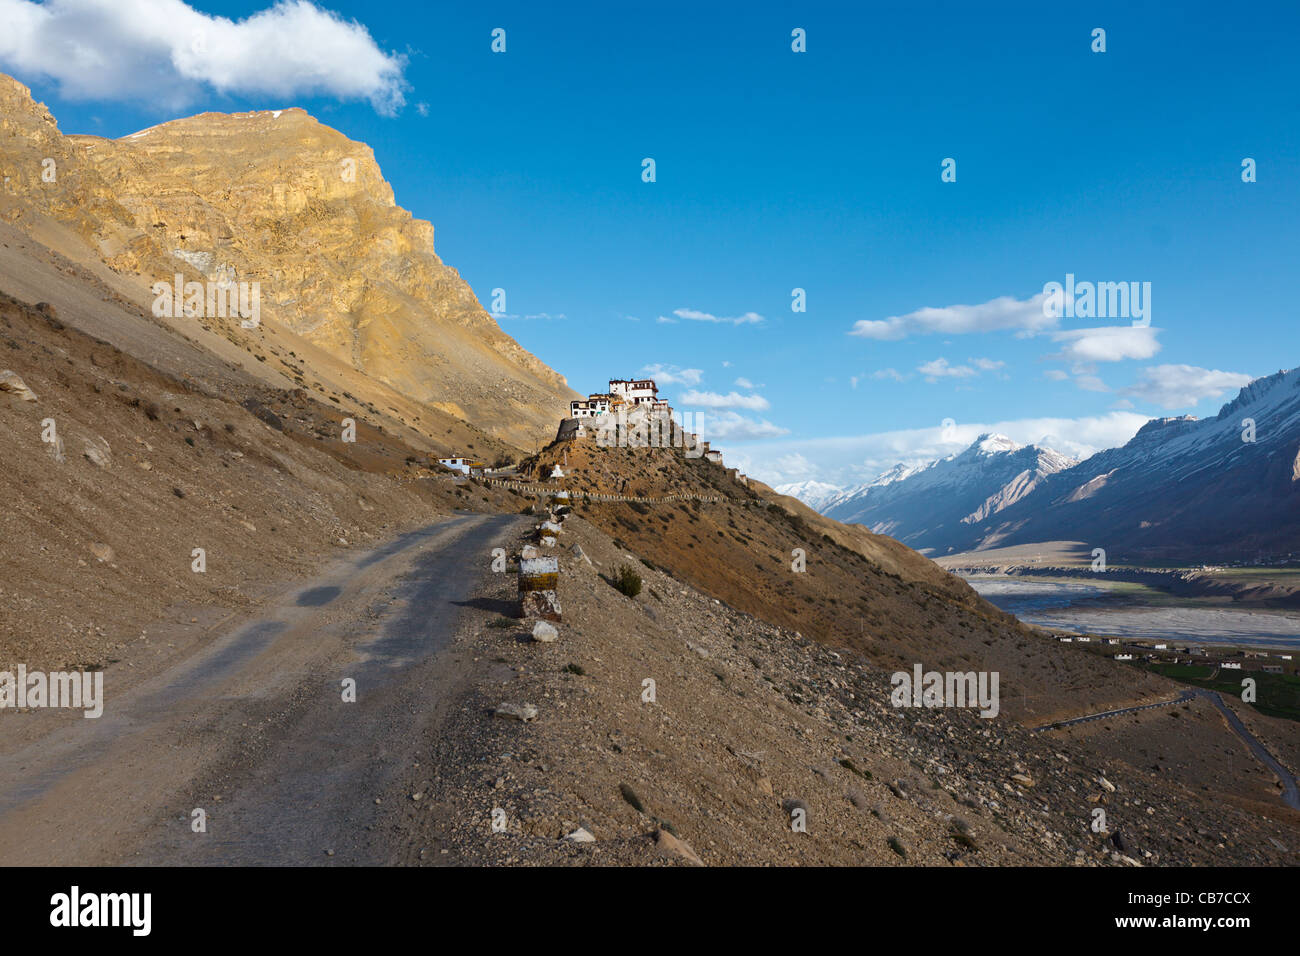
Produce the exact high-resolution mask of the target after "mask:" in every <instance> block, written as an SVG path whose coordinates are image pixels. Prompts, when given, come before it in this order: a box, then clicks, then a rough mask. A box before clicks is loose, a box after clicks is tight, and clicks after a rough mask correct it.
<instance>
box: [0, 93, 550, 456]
mask: <svg viewBox="0 0 1300 956" xmlns="http://www.w3.org/2000/svg"><path fill="white" fill-rule="evenodd" d="M0 172H3V176H4V185H3V192H2V193H0V199H2V200H3V202H2V203H0V217H2V218H3V219H4V220H5V221H7V222H9V223H11V224H13V225H15V226H17V227H18V228H19V229H21V230H23V231H24V232H26V233H28V234H32V235H39V234H40V232H41V230H42V229H43V228H44V229H46V231H49V229H50V227H51V226H52V225H57V226H60V227H63V230H64V231H65V232H69V231H70V233H71V234H72V235H73V236H75V237H77V238H78V239H80V240H81V241H82V242H83V243H84V245H85V248H84V250H69V249H61V250H60V251H61V252H63V253H64V254H65V255H70V256H71V257H72V258H73V259H74V260H77V259H82V260H83V262H84V260H87V259H91V258H97V259H98V260H101V261H102V263H103V264H106V265H107V266H109V267H110V268H111V269H112V270H113V271H114V272H115V273H117V274H118V275H119V276H121V277H123V278H124V279H126V280H127V281H126V285H128V286H129V288H130V289H131V297H132V298H134V299H136V301H138V302H140V303H141V304H143V305H145V306H151V305H152V304H153V302H154V300H155V298H156V295H155V293H154V292H153V291H152V288H153V286H154V285H155V283H160V282H161V283H171V282H172V281H173V278H174V276H175V275H176V274H177V273H180V274H182V275H183V276H184V278H185V279H186V280H187V281H199V282H204V283H207V282H215V281H221V280H223V279H225V280H229V281H233V282H235V283H236V284H237V283H242V282H247V283H253V282H256V283H258V288H259V291H260V311H261V316H260V318H261V324H262V326H263V327H264V328H253V329H247V328H241V327H240V323H239V322H238V321H233V322H232V321H230V320H229V319H228V318H225V317H213V316H207V315H204V316H202V317H201V318H202V319H204V320H206V321H204V322H202V323H201V324H203V325H204V327H205V328H207V329H209V330H211V331H216V332H217V333H218V334H219V335H221V336H223V337H225V338H226V339H228V340H230V341H232V342H235V343H236V344H238V345H239V346H240V347H241V348H243V349H244V350H245V351H250V352H257V351H259V346H260V343H261V339H262V337H263V336H265V335H267V334H270V333H269V332H268V331H266V330H267V329H276V330H283V331H285V332H286V333H287V334H288V336H289V337H290V341H296V342H297V343H299V344H300V345H301V346H303V348H291V349H290V350H289V351H291V352H293V353H294V354H295V356H297V355H300V354H301V352H302V351H303V349H304V348H306V347H311V348H314V349H316V350H319V351H321V352H323V353H324V354H326V355H328V356H330V357H332V358H334V359H336V360H338V361H339V362H340V363H342V364H344V365H346V366H349V367H350V368H352V369H355V370H357V371H359V372H361V373H362V377H363V379H368V380H369V381H370V382H372V383H375V384H377V385H382V386H384V387H385V388H386V389H387V390H391V391H395V392H396V393H398V394H400V395H401V396H405V397H406V398H408V399H410V400H413V401H414V402H416V403H419V404H420V405H423V406H425V407H426V408H429V409H436V410H437V411H439V412H442V413H445V414H447V415H450V416H453V417H454V418H457V419H462V420H464V421H467V422H470V423H472V424H474V425H476V426H478V427H479V428H481V429H483V430H484V431H485V432H488V433H489V434H491V435H493V436H495V437H496V438H498V439H502V440H505V441H508V442H511V443H512V444H514V445H515V446H517V447H521V448H523V447H530V446H531V445H532V443H533V440H534V439H537V438H542V437H545V436H547V435H549V434H550V433H551V432H552V431H553V430H554V427H555V421H556V419H557V418H559V417H560V416H561V415H562V414H563V413H564V411H565V409H566V406H567V402H568V401H569V399H570V398H572V397H574V396H575V395H576V393H575V392H573V391H572V390H571V389H569V388H568V386H567V385H566V383H565V380H564V378H563V377H562V376H560V375H559V374H558V373H556V372H555V371H553V370H552V369H550V368H548V367H547V366H546V365H545V364H543V363H542V362H541V361H540V360H539V359H537V358H536V357H535V356H533V355H532V354H530V353H529V352H527V351H525V350H524V349H523V348H521V347H520V346H519V344H518V343H517V342H515V341H514V340H513V339H512V338H511V337H510V336H508V335H507V334H505V332H503V331H502V330H501V328H500V327H499V326H498V325H497V323H496V321H495V320H494V319H493V318H492V317H491V316H490V315H489V314H488V313H487V312H486V311H484V309H483V308H482V307H481V306H480V305H479V303H478V301H477V299H476V298H475V296H474V293H473V290H471V289H470V287H469V286H468V284H466V283H465V281H464V280H463V279H461V277H460V276H459V274H458V273H457V272H456V270H454V269H452V268H451V267H449V266H447V265H446V264H444V263H443V262H442V260H441V259H440V258H439V257H438V255H437V253H436V252H435V251H434V243H433V226H432V225H431V224H430V223H428V222H425V221H422V220H418V219H415V218H413V217H412V215H411V214H410V213H409V212H407V211H406V210H405V209H402V208H401V207H400V206H398V205H397V204H396V202H395V199H394V195H393V190H392V187H391V186H390V185H389V184H388V183H387V182H386V181H385V180H384V178H383V175H382V173H381V171H380V169H379V166H378V164H377V163H376V162H375V158H374V154H373V152H372V150H371V149H370V148H369V147H368V146H366V145H365V144H363V143H358V142H355V141H353V140H350V139H348V138H347V137H346V136H344V135H343V134H342V133H340V132H338V131H337V130H334V129H331V128H330V127H328V126H324V125H322V124H321V123H319V122H317V121H316V120H315V119H313V118H312V117H311V116H309V115H308V114H307V113H306V112H304V111H303V110H301V109H285V110H275V111H259V112H254V113H238V114H229V115H227V114H221V113H204V114H202V115H199V116H193V117H190V118H188V119H180V120H176V121H173V122H168V123H163V124H161V125H159V126H155V127H152V128H150V129H146V130H142V131H140V132H138V133H133V134H131V135H130V136H126V137H123V138H121V139H103V138H100V137H96V136H78V135H70V136H65V135H63V134H62V133H60V131H59V128H58V125H57V123H56V122H55V120H54V117H53V116H51V115H50V113H49V111H48V110H46V108H45V107H44V106H43V105H41V104H39V103H36V102H35V101H34V100H33V99H32V97H31V93H30V91H29V90H28V89H27V87H25V86H23V85H22V84H20V83H18V82H17V81H15V80H13V79H11V78H9V77H6V76H3V75H0ZM83 253H84V255H83ZM191 324H194V323H193V322H191ZM260 360H266V359H260ZM300 371H302V370H300ZM302 374H304V375H306V376H307V377H310V374H311V371H310V368H309V369H307V370H305V371H302ZM360 387H361V388H363V389H364V388H365V382H364V381H362V382H361V386H360ZM369 394H370V397H372V398H373V399H374V403H375V404H376V405H379V406H381V407H387V406H388V405H390V404H392V403H391V402H390V401H389V400H388V399H387V398H386V397H385V396H384V395H381V394H380V393H379V392H375V391H374V390H371V391H370V392H369ZM381 398H382V399H383V400H382V401H381V400H380V399H381Z"/></svg>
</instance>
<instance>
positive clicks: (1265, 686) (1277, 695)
mask: <svg viewBox="0 0 1300 956" xmlns="http://www.w3.org/2000/svg"><path fill="white" fill-rule="evenodd" d="M1148 666H1149V667H1150V669H1151V670H1153V671H1155V672H1156V673H1157V674H1161V675H1163V676H1164V677H1168V678H1170V679H1171V680H1176V681H1180V682H1181V683H1184V684H1191V685H1192V686H1194V687H1204V688H1206V689H1207V690H1217V691H1218V692H1219V693H1221V694H1223V695H1224V696H1225V697H1237V698H1240V697H1241V681H1242V678H1244V677H1253V678H1254V679H1255V693H1256V700H1255V703H1254V704H1252V705H1251V706H1253V707H1254V708H1255V709H1256V710H1257V711H1259V712H1260V713H1261V714H1267V715H1268V716H1269V717H1283V718H1285V719H1287V720H1296V721H1300V677H1297V676H1295V675H1294V674H1266V673H1264V672H1263V671H1225V670H1220V671H1219V674H1218V676H1217V677H1215V678H1214V680H1210V675H1211V674H1213V673H1214V667H1213V666H1211V665H1206V664H1151V665H1148Z"/></svg>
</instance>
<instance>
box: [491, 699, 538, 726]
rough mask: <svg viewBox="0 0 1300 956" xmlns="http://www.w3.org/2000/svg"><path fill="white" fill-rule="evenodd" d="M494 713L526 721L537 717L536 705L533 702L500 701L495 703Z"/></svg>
mask: <svg viewBox="0 0 1300 956" xmlns="http://www.w3.org/2000/svg"><path fill="white" fill-rule="evenodd" d="M496 715H497V716H498V717H508V718H510V719H512V720H519V721H523V722H524V723H527V722H528V721H530V720H536V719H537V707H536V705H534V704H509V703H502V704H498V705H497V709H496Z"/></svg>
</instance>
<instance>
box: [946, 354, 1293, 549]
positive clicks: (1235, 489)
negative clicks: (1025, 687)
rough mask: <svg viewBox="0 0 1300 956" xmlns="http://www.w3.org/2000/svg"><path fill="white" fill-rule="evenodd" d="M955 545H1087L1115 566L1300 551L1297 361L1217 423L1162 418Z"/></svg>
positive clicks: (1052, 479) (1050, 481) (1046, 483)
mask: <svg viewBox="0 0 1300 956" xmlns="http://www.w3.org/2000/svg"><path fill="white" fill-rule="evenodd" d="M965 530H966V531H967V534H966V535H964V536H959V538H958V539H957V540H955V541H954V542H953V546H954V548H955V550H958V551H965V550H971V549H974V548H991V547H1001V546H1004V545H1012V544H1028V543H1032V542H1041V541H1061V540H1070V541H1084V542H1087V543H1089V544H1092V545H1094V546H1096V547H1101V548H1105V549H1106V551H1107V558H1108V560H1110V561H1116V560H1130V561H1153V560H1169V561H1177V562H1199V561H1220V560H1232V559H1242V558H1254V557H1257V556H1261V555H1266V556H1275V555H1278V554H1286V553H1300V368H1298V369H1292V370H1290V371H1288V372H1278V373H1277V374H1276V375H1270V376H1267V377H1265V378H1259V379H1256V380H1255V381H1253V382H1251V383H1250V384H1249V385H1247V386H1246V387H1245V388H1243V389H1242V390H1241V392H1240V393H1239V394H1238V395H1237V397H1236V398H1235V399H1234V400H1233V401H1231V402H1229V403H1228V404H1226V405H1224V406H1223V408H1222V409H1221V410H1220V412H1219V414H1218V415H1216V416H1215V417H1214V418H1205V419H1196V418H1193V417H1190V416H1184V417H1181V418H1156V419H1152V420H1151V421H1149V422H1147V424H1145V425H1143V426H1142V428H1141V429H1140V430H1139V431H1138V433H1137V434H1136V435H1134V436H1133V438H1132V439H1130V440H1129V442H1128V443H1127V444H1126V445H1124V446H1123V447H1121V448H1112V449H1109V450H1107V451H1103V452H1098V453H1097V454H1096V455H1093V456H1092V457H1091V458H1089V459H1087V460H1086V461H1084V462H1082V463H1080V464H1077V465H1074V466H1073V467H1069V468H1065V469H1061V470H1058V471H1056V472H1055V473H1054V474H1052V475H1050V476H1048V477H1047V478H1046V479H1045V480H1043V481H1041V482H1039V484H1038V487H1037V488H1036V489H1035V490H1034V491H1033V493H1032V494H1031V495H1028V496H1025V495H1021V496H1020V498H1019V500H1018V501H1016V502H1014V503H1012V504H1009V505H1005V506H1004V507H1003V508H1002V509H1000V510H997V511H995V512H992V513H990V514H988V515H985V516H984V517H982V518H980V519H977V520H976V521H973V522H971V523H969V524H967V525H966V526H965Z"/></svg>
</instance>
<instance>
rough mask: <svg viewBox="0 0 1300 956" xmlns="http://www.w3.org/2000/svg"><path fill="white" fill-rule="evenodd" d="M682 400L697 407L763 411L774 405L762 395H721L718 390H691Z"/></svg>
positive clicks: (736, 393)
mask: <svg viewBox="0 0 1300 956" xmlns="http://www.w3.org/2000/svg"><path fill="white" fill-rule="evenodd" d="M680 401H681V403H682V404H683V405H691V406H695V407H697V408H743V409H746V410H747V411H751V412H761V411H764V410H766V409H768V408H771V407H772V406H771V403H770V402H768V400H767V399H766V398H764V397H763V396H762V395H741V394H740V393H739V392H728V393H727V394H726V395H720V394H718V393H717V392H695V391H691V392H687V393H686V394H684V395H683V396H682V397H681V399H680Z"/></svg>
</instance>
